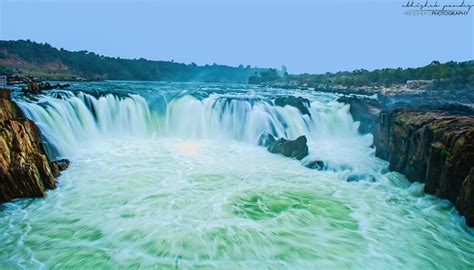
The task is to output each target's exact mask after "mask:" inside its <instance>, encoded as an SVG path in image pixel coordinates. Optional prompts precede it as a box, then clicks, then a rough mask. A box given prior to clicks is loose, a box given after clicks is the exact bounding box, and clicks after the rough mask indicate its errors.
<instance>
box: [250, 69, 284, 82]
mask: <svg viewBox="0 0 474 270" xmlns="http://www.w3.org/2000/svg"><path fill="white" fill-rule="evenodd" d="M280 78H281V77H280V76H279V75H278V71H277V70H276V69H273V68H271V69H268V70H266V71H263V72H260V73H257V74H255V75H254V76H250V78H249V83H254V84H257V83H263V82H274V81H276V80H279V79H280Z"/></svg>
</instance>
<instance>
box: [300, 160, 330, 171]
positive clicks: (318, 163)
mask: <svg viewBox="0 0 474 270" xmlns="http://www.w3.org/2000/svg"><path fill="white" fill-rule="evenodd" d="M304 166H305V167H306V168H309V169H313V170H318V171H323V170H325V169H327V164H326V162H324V161H322V160H313V161H310V162H307V163H305V164H304Z"/></svg>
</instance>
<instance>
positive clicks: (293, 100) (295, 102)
mask: <svg viewBox="0 0 474 270" xmlns="http://www.w3.org/2000/svg"><path fill="white" fill-rule="evenodd" d="M275 105H276V106H280V107H284V106H292V107H295V108H297V109H298V110H299V111H300V112H301V113H302V114H306V115H309V116H311V115H310V113H309V111H308V107H310V106H311V105H310V102H309V100H308V99H306V98H303V97H294V96H284V97H277V98H276V99H275Z"/></svg>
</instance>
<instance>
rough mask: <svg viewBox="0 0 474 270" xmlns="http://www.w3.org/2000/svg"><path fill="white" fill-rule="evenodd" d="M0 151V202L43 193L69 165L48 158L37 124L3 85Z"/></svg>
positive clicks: (0, 103) (52, 186)
mask: <svg viewBox="0 0 474 270" xmlns="http://www.w3.org/2000/svg"><path fill="white" fill-rule="evenodd" d="M0 154H1V156H0V203H1V202H8V201H11V200H13V199H15V198H32V197H41V196H43V195H44V193H45V191H46V190H47V189H54V188H55V187H56V181H55V179H56V178H57V177H58V176H59V175H60V171H61V170H64V169H66V168H67V166H68V165H69V161H68V160H60V161H50V160H49V159H48V157H47V155H46V153H45V150H44V148H43V145H42V139H41V134H40V131H39V129H38V127H37V126H36V125H35V123H34V122H33V121H31V120H29V119H26V118H24V116H23V115H22V112H21V111H20V109H19V108H18V107H17V106H16V104H15V103H14V102H12V101H11V100H10V89H6V88H3V89H0Z"/></svg>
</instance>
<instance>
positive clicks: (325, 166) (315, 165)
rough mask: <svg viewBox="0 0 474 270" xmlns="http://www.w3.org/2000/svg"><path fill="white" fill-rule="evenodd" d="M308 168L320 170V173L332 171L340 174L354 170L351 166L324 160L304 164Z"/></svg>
mask: <svg viewBox="0 0 474 270" xmlns="http://www.w3.org/2000/svg"><path fill="white" fill-rule="evenodd" d="M303 165H304V166H305V167H306V168H309V169H313V170H318V171H332V172H340V171H350V170H352V169H353V168H352V166H350V165H349V164H335V163H333V162H329V161H323V160H313V161H309V162H306V163H305V164H303Z"/></svg>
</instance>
